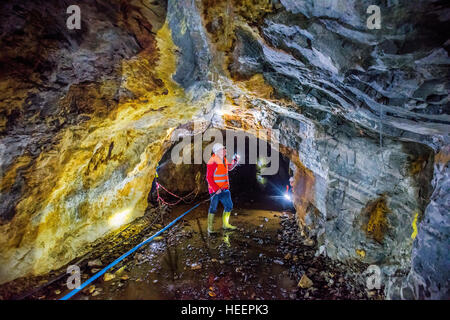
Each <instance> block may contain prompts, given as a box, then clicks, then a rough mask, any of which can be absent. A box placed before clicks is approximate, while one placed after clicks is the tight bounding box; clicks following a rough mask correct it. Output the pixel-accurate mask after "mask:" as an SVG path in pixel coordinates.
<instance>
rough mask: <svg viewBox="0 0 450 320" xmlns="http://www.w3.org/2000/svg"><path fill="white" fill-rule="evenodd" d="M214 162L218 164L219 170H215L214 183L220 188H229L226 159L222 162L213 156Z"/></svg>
mask: <svg viewBox="0 0 450 320" xmlns="http://www.w3.org/2000/svg"><path fill="white" fill-rule="evenodd" d="M211 158H212V160H213V161H214V162H215V163H216V164H217V168H216V169H215V170H214V183H215V184H217V185H218V186H219V188H222V189H225V188H228V186H229V181H228V161H227V159H226V158H224V161H222V160H221V159H220V158H219V157H218V156H216V155H213V156H212V157H211Z"/></svg>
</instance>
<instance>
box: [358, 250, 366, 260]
mask: <svg viewBox="0 0 450 320" xmlns="http://www.w3.org/2000/svg"><path fill="white" fill-rule="evenodd" d="M356 254H357V255H358V256H360V257H361V258H365V256H366V251H364V250H363V249H356Z"/></svg>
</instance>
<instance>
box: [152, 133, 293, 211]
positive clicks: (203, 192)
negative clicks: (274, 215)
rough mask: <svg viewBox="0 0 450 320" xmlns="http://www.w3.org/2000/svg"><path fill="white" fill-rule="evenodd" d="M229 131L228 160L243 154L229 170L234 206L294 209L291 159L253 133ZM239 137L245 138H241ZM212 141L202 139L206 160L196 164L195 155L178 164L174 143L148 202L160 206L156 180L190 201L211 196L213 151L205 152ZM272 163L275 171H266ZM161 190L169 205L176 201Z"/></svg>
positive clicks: (227, 137) (159, 165) (167, 152)
mask: <svg viewBox="0 0 450 320" xmlns="http://www.w3.org/2000/svg"><path fill="white" fill-rule="evenodd" d="M227 133H230V130H221V134H222V137H223V144H224V146H226V147H227V155H226V157H227V159H229V161H230V162H231V161H232V158H233V156H234V155H235V154H238V155H239V156H240V157H241V161H240V162H239V164H238V165H237V166H236V167H235V168H234V169H233V170H231V171H229V179H230V187H229V189H230V191H231V194H232V200H233V203H234V206H235V207H239V208H254V209H266V210H276V211H283V210H290V211H292V210H294V206H293V203H292V196H291V193H292V186H291V185H290V182H289V179H290V177H292V176H293V172H292V169H290V160H289V159H288V158H287V157H286V156H285V155H284V154H283V153H282V152H280V151H279V150H278V149H277V148H274V147H273V146H272V145H271V143H270V142H268V141H265V140H261V139H259V138H256V137H254V136H252V135H251V134H243V135H240V134H235V133H234V134H227ZM227 139H228V141H227ZM230 139H233V142H232V143H230V141H229V140H230ZM240 139H242V140H241V141H239V140H240ZM193 140H195V137H193ZM213 143H214V142H211V141H205V142H203V144H202V149H201V151H202V153H203V154H204V159H203V160H205V161H202V163H201V164H198V163H194V156H193V155H192V158H191V159H190V160H191V161H190V163H180V164H175V163H174V162H173V159H172V157H173V154H174V147H175V146H174V145H173V146H171V147H170V148H169V149H168V150H167V151H166V152H165V153H164V155H163V156H162V158H161V160H160V162H159V163H158V166H157V179H154V181H153V185H152V189H151V191H150V194H149V202H150V203H151V204H152V205H153V206H157V205H159V204H158V192H157V182H158V183H159V184H160V185H161V186H164V187H165V188H167V190H168V191H171V192H172V193H173V194H174V195H178V196H180V197H188V198H189V200H188V201H189V202H195V200H199V199H203V198H205V197H208V183H207V181H206V162H207V160H206V157H208V156H211V154H212V153H209V155H206V153H205V149H206V148H207V146H208V145H209V146H211V145H212V144H213ZM229 145H231V146H232V148H231V149H230V148H229V147H228V146H229ZM190 148H191V150H194V148H195V147H194V146H193V144H192V145H191V146H190ZM252 148H254V149H252ZM253 151H256V154H257V156H256V157H254V156H252V152H253ZM206 152H207V151H206ZM205 155H206V157H205ZM271 165H272V166H273V167H272V169H274V167H275V166H276V170H270V172H268V174H267V170H266V171H265V169H267V168H268V167H270V166H271ZM160 191H161V192H160V197H161V198H164V197H165V198H166V199H164V201H165V202H166V203H168V204H169V205H170V204H173V203H177V198H176V197H175V196H174V195H172V194H170V193H169V192H167V191H165V190H161V189H160ZM188 201H183V202H184V203H186V202H188ZM179 203H182V202H179Z"/></svg>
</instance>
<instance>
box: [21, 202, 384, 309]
mask: <svg viewBox="0 0 450 320" xmlns="http://www.w3.org/2000/svg"><path fill="white" fill-rule="evenodd" d="M186 208H187V207H185V206H179V207H177V208H174V210H173V211H172V212H171V213H170V217H166V220H167V221H165V222H168V221H170V220H171V219H172V218H175V217H176V216H178V215H179V214H181V213H182V212H184V210H185V209H186ZM205 212H207V204H205V205H203V206H200V207H199V208H197V209H196V210H195V211H193V212H192V213H191V214H189V215H188V216H187V218H186V219H185V220H184V221H182V222H180V223H179V224H177V225H175V226H174V227H173V228H172V229H171V230H170V231H169V232H166V233H164V234H163V236H162V237H158V238H156V239H155V240H154V241H153V242H151V243H150V244H148V245H147V246H144V247H143V248H141V249H140V250H138V251H137V252H136V253H135V254H133V255H131V256H130V257H128V258H127V259H125V260H124V261H123V262H122V263H119V264H118V265H117V267H116V268H115V269H114V270H110V271H109V272H108V273H107V274H105V275H104V276H103V277H102V278H100V279H97V280H96V281H94V282H93V284H91V285H89V286H88V287H86V288H85V289H83V290H82V292H80V293H78V294H77V295H75V296H74V297H73V298H72V299H83V300H85V299H302V300H304V299H307V300H312V299H383V296H382V293H381V290H380V291H367V290H366V289H365V283H364V282H365V278H364V277H363V276H362V273H363V271H364V270H365V269H366V267H367V266H365V265H362V264H361V265H343V264H341V263H338V262H334V261H332V260H330V259H328V258H326V257H323V256H315V253H316V251H317V248H316V246H315V245H314V244H313V243H308V242H307V241H305V239H302V237H301V236H300V233H299V232H298V228H297V225H296V223H295V219H294V214H292V213H290V212H287V211H286V212H279V211H270V210H254V209H243V208H241V209H236V210H234V214H235V215H233V216H232V217H231V219H230V222H231V223H232V224H234V225H236V226H237V227H238V230H235V231H222V230H220V227H221V215H220V214H217V216H216V229H218V230H220V231H219V233H218V234H217V235H215V236H208V235H207V234H206V233H205V230H206V214H205ZM149 225H150V223H149V221H148V220H145V219H143V220H142V221H140V222H136V223H135V224H133V228H131V227H130V228H129V229H131V233H130V234H127V231H128V230H126V231H125V232H123V233H122V234H121V235H120V236H117V235H116V238H117V239H116V240H115V241H111V245H109V246H108V245H105V246H103V247H101V248H98V249H97V255H96V256H95V257H96V258H95V259H94V256H92V257H91V259H86V261H87V262H86V263H85V265H84V267H83V268H82V274H83V276H82V278H83V279H82V282H83V281H84V280H86V279H87V278H88V277H90V276H92V275H93V274H95V273H96V272H98V271H99V270H101V268H102V267H103V266H106V265H107V264H108V263H110V262H111V261H113V260H114V259H115V258H117V257H118V256H119V255H121V254H123V253H124V252H126V251H127V250H129V249H130V248H131V247H133V246H134V245H135V244H137V243H139V242H140V241H142V240H143V239H145V238H146V237H148V236H150V235H151V234H153V233H154V232H155V231H156V230H158V228H160V227H161V225H160V224H155V225H153V226H152V227H149ZM123 229H125V228H122V230H123ZM146 229H148V230H147V231H146V232H143V234H141V235H140V236H139V237H135V238H133V237H131V235H132V234H133V233H132V232H138V230H140V231H142V230H146ZM99 251H101V254H99ZM66 278H67V276H65V277H63V278H61V279H60V280H57V281H54V282H53V283H52V284H50V285H48V286H46V287H45V288H43V289H42V290H40V291H39V292H36V293H35V294H33V295H30V296H28V297H27V298H28V299H58V298H60V297H62V296H63V295H64V294H66V293H68V292H69V291H70V290H68V289H67V287H66V283H65V281H66ZM46 280H47V281H49V280H51V277H50V276H48V277H47V279H45V277H43V278H42V279H41V280H40V281H41V282H42V281H43V283H44V284H45V281H46Z"/></svg>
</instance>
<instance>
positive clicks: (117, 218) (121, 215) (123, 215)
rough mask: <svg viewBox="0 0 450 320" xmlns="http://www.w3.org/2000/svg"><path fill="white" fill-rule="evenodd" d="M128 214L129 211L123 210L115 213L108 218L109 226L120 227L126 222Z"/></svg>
mask: <svg viewBox="0 0 450 320" xmlns="http://www.w3.org/2000/svg"><path fill="white" fill-rule="evenodd" d="M130 213H131V209H125V210H123V211H120V212H117V213H115V214H114V215H113V216H112V217H111V218H109V220H108V223H109V225H110V226H112V227H120V226H121V225H123V224H124V223H125V222H126V221H127V220H128V217H129V216H130Z"/></svg>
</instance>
